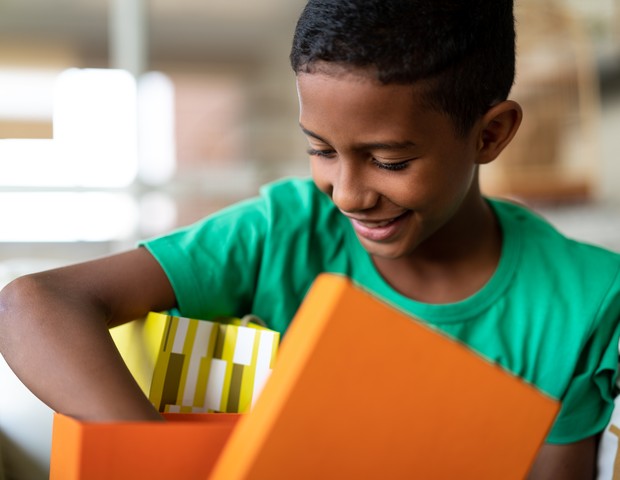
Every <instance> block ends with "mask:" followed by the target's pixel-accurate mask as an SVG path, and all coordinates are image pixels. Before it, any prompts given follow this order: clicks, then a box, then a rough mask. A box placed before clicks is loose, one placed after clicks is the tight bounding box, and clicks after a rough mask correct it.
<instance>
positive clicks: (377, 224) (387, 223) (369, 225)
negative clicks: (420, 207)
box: [349, 211, 410, 241]
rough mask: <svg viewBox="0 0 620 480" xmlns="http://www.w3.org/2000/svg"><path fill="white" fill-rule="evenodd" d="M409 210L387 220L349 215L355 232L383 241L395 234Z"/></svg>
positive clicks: (369, 238) (367, 237) (373, 239)
mask: <svg viewBox="0 0 620 480" xmlns="http://www.w3.org/2000/svg"><path fill="white" fill-rule="evenodd" d="M409 214H410V212H408V211H407V212H404V213H402V214H400V215H398V216H397V217H393V218H390V219H387V220H362V219H356V218H351V217H349V220H351V224H352V225H353V229H354V230H355V232H356V233H357V234H358V235H359V236H360V237H363V238H366V239H368V240H372V241H385V240H388V239H389V238H390V237H392V236H393V235H395V234H396V233H397V232H398V230H399V229H400V226H401V225H402V223H403V220H404V219H405V217H407V216H408V215H409Z"/></svg>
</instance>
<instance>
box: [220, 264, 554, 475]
mask: <svg viewBox="0 0 620 480" xmlns="http://www.w3.org/2000/svg"><path fill="white" fill-rule="evenodd" d="M558 410H559V402H557V401H556V400H554V399H552V398H550V397H548V396H546V395H544V394H543V393H541V392H540V391H538V390H537V389H536V388H534V387H533V386H532V385H530V384H528V383H526V382H524V381H523V380H521V379H519V378H517V377H516V376H514V375H512V374H510V373H508V372H506V371H505V370H503V369H502V368H501V367H499V366H498V365H495V364H492V363H491V362H489V361H487V360H486V359H484V358H482V357H481V356H480V355H478V354H476V353H474V352H473V351H472V350H471V349H469V348H468V347H467V346H465V345H463V344H462V343H460V342H457V341H455V340H453V339H451V338H449V337H447V336H446V335H444V334H442V333H440V332H438V331H437V330H434V329H432V328H430V327H429V326H428V325H425V324H423V323H421V322H419V321H416V320H415V319H413V318H411V317H409V316H407V315H406V314H404V313H402V312H400V311H399V310H396V309H395V308H393V307H391V306H389V305H387V304H385V303H383V302H381V301H379V300H378V299H377V298H376V297H374V296H373V295H371V294H369V293H367V292H366V291H364V290H362V289H360V288H357V287H355V286H354V285H353V284H352V283H351V282H350V281H349V280H347V279H345V278H343V277H339V276H334V275H328V274H325V275H322V276H320V277H319V278H317V280H316V282H315V284H314V285H313V286H312V288H311V290H310V292H309V293H308V296H307V298H306V299H305V301H304V303H303V305H302V306H301V308H300V310H299V312H298V313H297V315H296V317H295V320H294V322H293V323H292V324H291V326H290V328H289V330H288V332H287V334H286V336H285V337H284V340H283V342H282V345H281V348H280V351H279V354H278V358H277V360H276V364H275V367H274V370H273V372H272V375H271V377H270V379H269V381H268V382H267V383H266V385H265V388H264V390H263V392H262V393H261V396H260V397H259V399H258V401H257V402H256V404H255V406H254V408H253V410H252V412H251V413H250V414H248V415H246V416H244V417H243V418H242V419H241V421H240V422H239V425H238V426H237V427H236V428H235V430H234V431H233V433H232V435H231V438H230V440H229V441H228V443H227V444H226V446H225V448H224V451H223V452H222V455H221V457H220V460H219V462H218V463H217V465H216V467H215V469H214V471H213V474H212V475H211V477H210V479H211V480H240V479H243V480H250V479H257V480H258V479H270V480H280V479H281V480H288V479H293V478H294V479H295V480H304V479H308V480H316V479H321V478H324V479H327V478H343V479H344V478H355V479H376V478H389V479H400V478H402V479H411V478H419V479H425V480H427V479H447V478H459V479H461V480H462V479H472V480H473V479H475V480H483V479H489V480H491V479H493V480H496V479H498V478H501V479H502V480H510V479H523V478H524V477H525V476H526V474H527V472H528V470H529V469H530V468H531V465H532V463H533V460H534V458H535V457H536V454H537V451H538V449H539V448H540V446H541V445H542V443H543V442H544V439H545V437H546V435H547V433H548V431H549V429H550V427H551V425H552V423H553V420H554V418H555V415H556V414H557V412H558Z"/></svg>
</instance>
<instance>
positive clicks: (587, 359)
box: [547, 275, 620, 444]
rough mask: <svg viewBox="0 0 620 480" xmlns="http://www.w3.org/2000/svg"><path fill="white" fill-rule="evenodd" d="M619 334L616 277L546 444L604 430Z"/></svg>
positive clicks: (619, 303)
mask: <svg viewBox="0 0 620 480" xmlns="http://www.w3.org/2000/svg"><path fill="white" fill-rule="evenodd" d="M619 335H620V282H619V280H618V275H616V279H615V281H614V283H613V287H612V289H611V290H610V291H609V292H608V295H607V296H606V298H605V299H604V301H603V303H602V304H601V307H600V309H599V316H598V321H597V322H596V323H595V325H594V326H593V328H592V334H591V336H590V338H589V339H588V340H587V342H586V343H585V345H584V348H583V350H582V353H581V356H580V358H579V361H578V363H577V366H576V369H575V373H574V375H573V378H572V381H571V382H570V384H569V386H568V388H567V390H566V392H565V394H564V395H563V397H562V399H561V400H562V408H561V410H560V413H559V415H558V418H557V419H556V422H555V424H554V426H553V428H552V430H551V432H550V434H549V436H548V437H547V442H549V443H558V444H565V443H572V442H576V441H579V440H582V439H585V438H587V437H589V436H592V435H596V434H598V433H600V432H601V431H602V430H603V429H604V428H605V426H606V425H607V423H608V422H609V419H610V417H611V414H612V411H613V408H614V396H615V381H616V377H617V372H618V342H619Z"/></svg>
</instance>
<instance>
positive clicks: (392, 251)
mask: <svg viewBox="0 0 620 480" xmlns="http://www.w3.org/2000/svg"><path fill="white" fill-rule="evenodd" d="M369 243H370V242H368V241H362V246H363V247H364V250H366V251H367V252H368V254H369V255H370V256H371V257H372V258H373V259H380V260H389V261H394V260H402V259H404V258H406V257H408V256H409V255H410V250H409V249H406V248H404V247H403V246H400V245H398V246H397V245H377V244H369Z"/></svg>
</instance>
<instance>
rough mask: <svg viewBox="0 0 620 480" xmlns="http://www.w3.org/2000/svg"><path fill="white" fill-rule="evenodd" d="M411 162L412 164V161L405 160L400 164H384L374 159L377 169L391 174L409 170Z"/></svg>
mask: <svg viewBox="0 0 620 480" xmlns="http://www.w3.org/2000/svg"><path fill="white" fill-rule="evenodd" d="M409 162H411V160H405V161H404V162H398V163H383V162H380V161H379V160H377V159H376V158H373V159H372V163H373V164H375V165H376V166H377V167H379V168H382V169H384V170H389V171H391V172H398V171H399V170H403V169H405V168H407V167H408V166H409Z"/></svg>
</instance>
